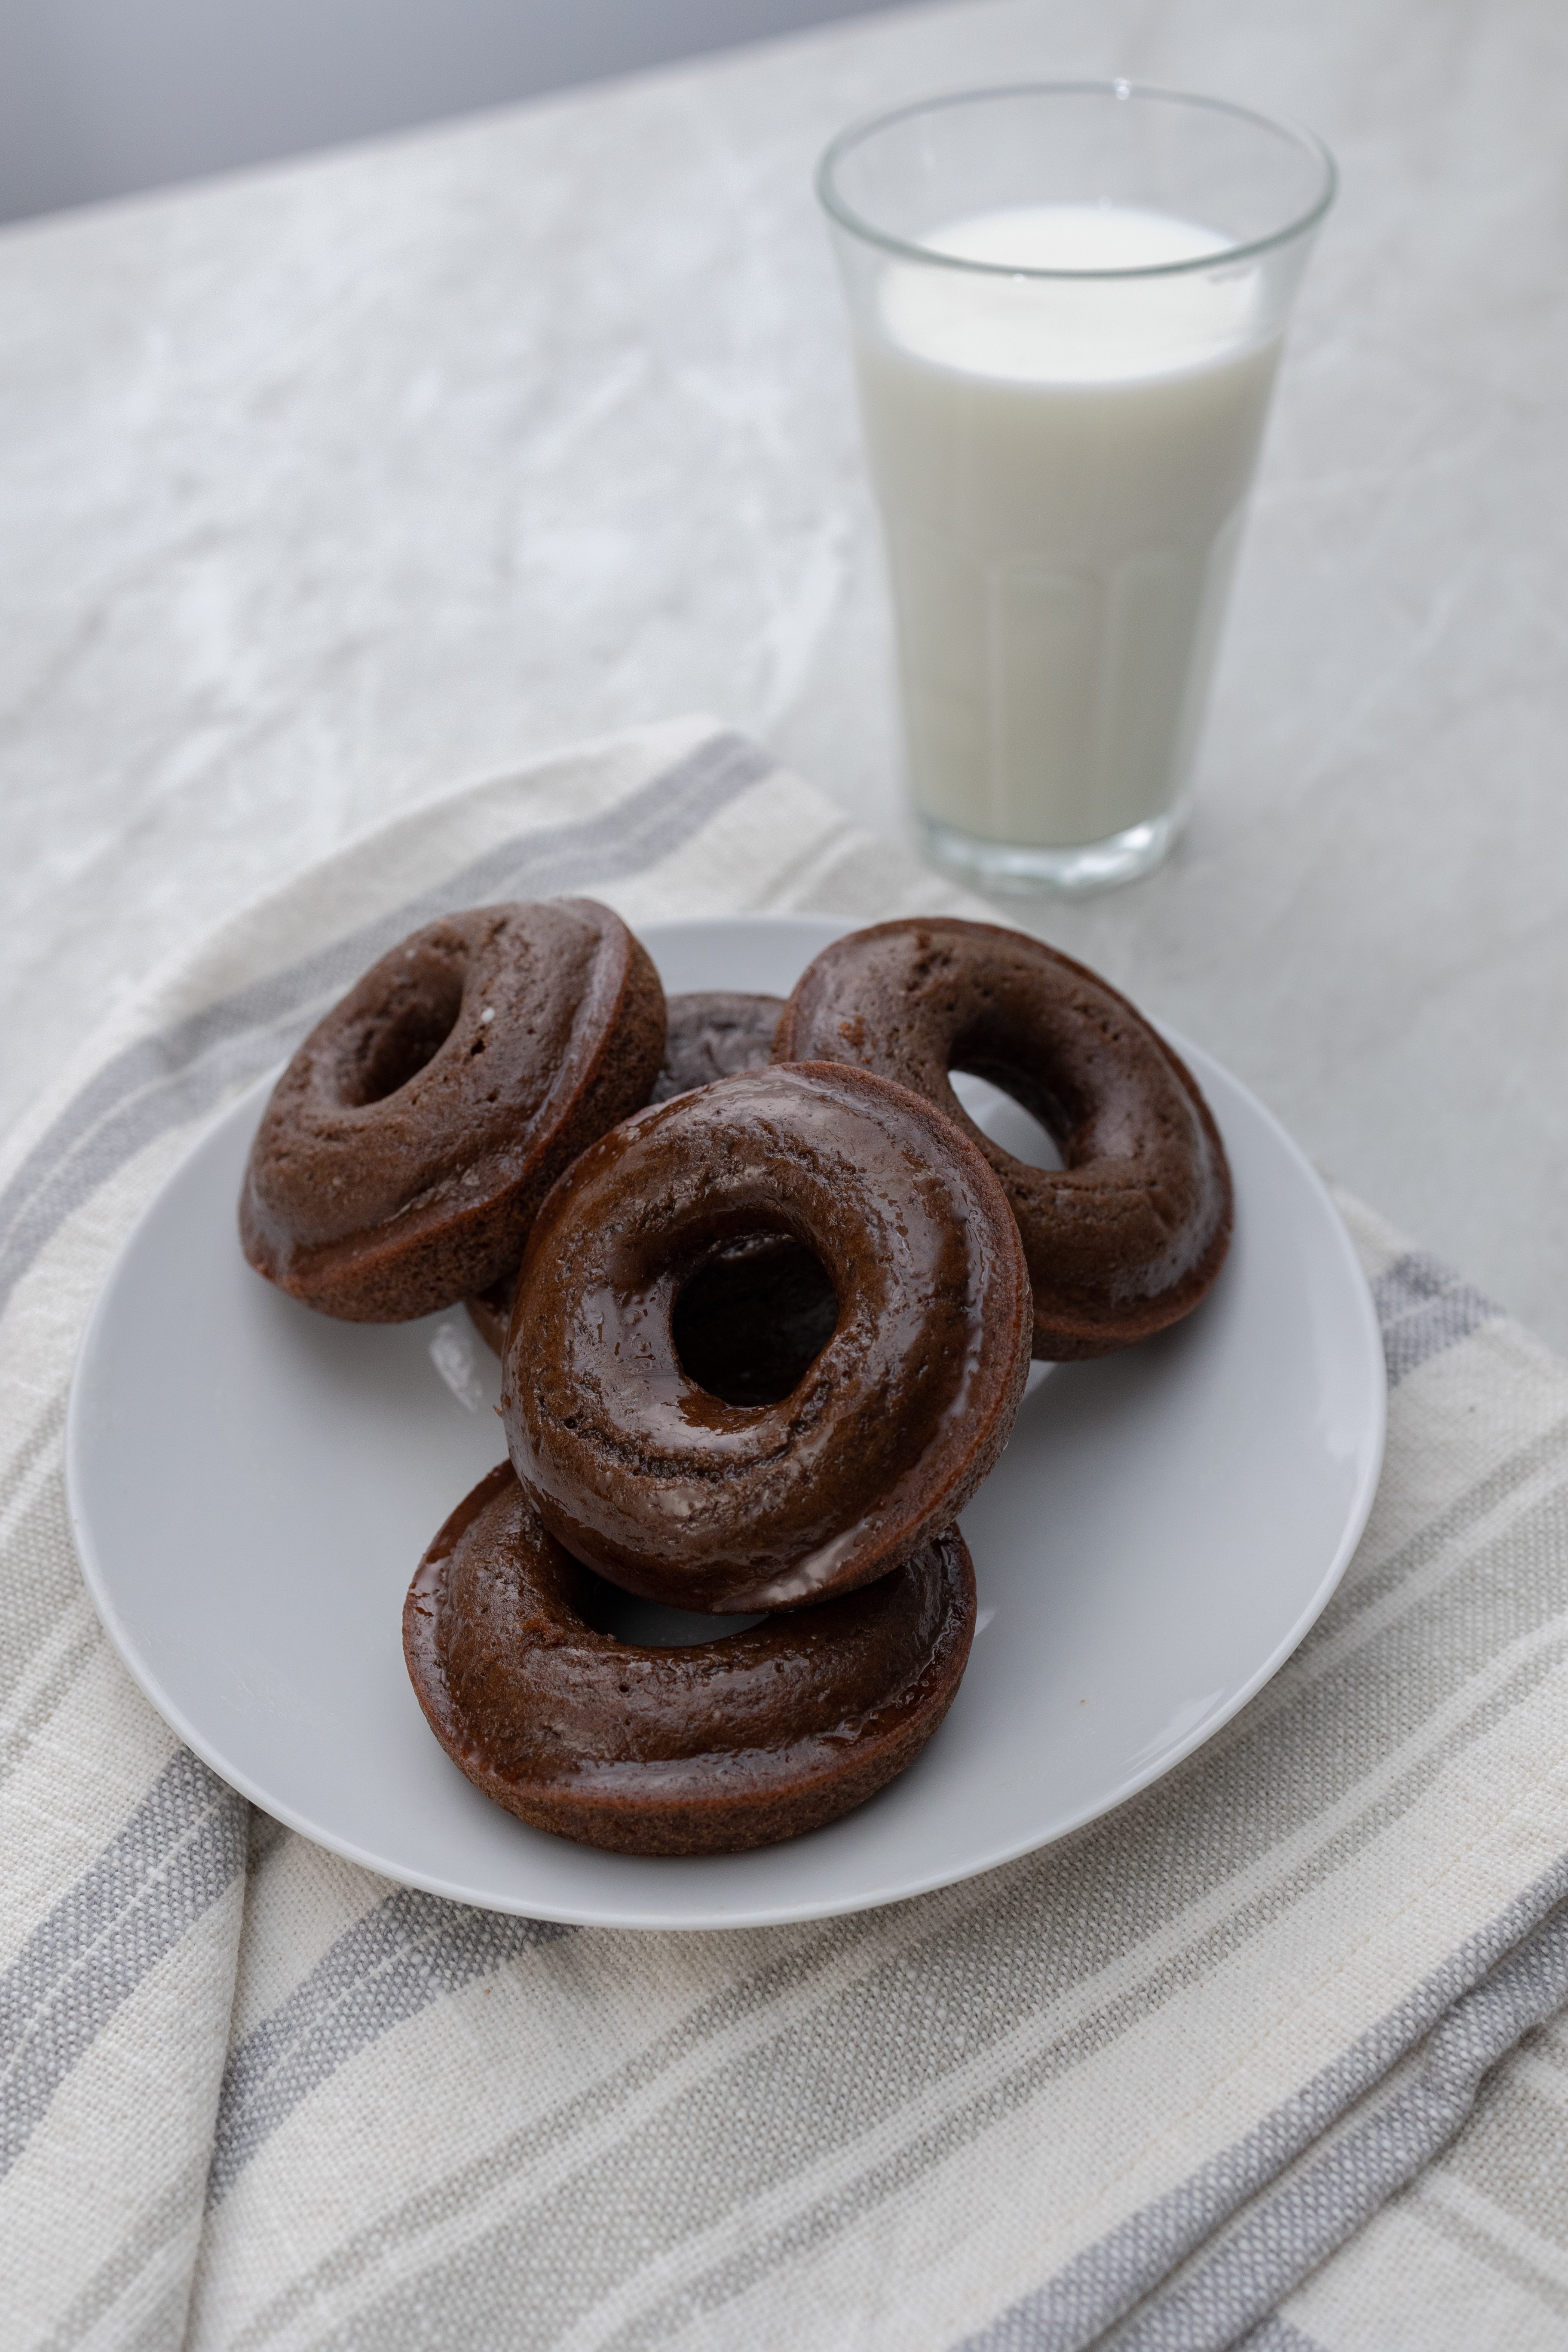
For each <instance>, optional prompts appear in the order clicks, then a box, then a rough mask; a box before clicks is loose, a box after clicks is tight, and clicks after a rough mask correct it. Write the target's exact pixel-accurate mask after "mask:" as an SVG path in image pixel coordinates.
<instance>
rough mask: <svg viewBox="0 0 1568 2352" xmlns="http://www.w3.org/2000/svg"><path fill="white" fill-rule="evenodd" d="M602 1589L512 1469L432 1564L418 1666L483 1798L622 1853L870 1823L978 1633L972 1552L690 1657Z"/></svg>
mask: <svg viewBox="0 0 1568 2352" xmlns="http://www.w3.org/2000/svg"><path fill="white" fill-rule="evenodd" d="M596 1583H597V1580H596V1579H595V1578H594V1577H593V1576H592V1575H590V1573H589V1572H588V1570H586V1569H584V1568H583V1567H582V1566H581V1565H580V1564H579V1563H578V1562H577V1561H576V1560H574V1559H572V1558H571V1556H570V1555H569V1554H568V1553H567V1552H566V1551H565V1550H564V1549H563V1548H562V1546H561V1545H560V1544H559V1543H557V1542H556V1541H555V1539H554V1538H553V1537H552V1536H551V1535H550V1534H549V1533H548V1531H547V1530H546V1528H544V1526H543V1524H542V1521H541V1520H540V1518H539V1517H538V1514H537V1512H536V1511H535V1509H534V1507H533V1504H532V1502H531V1498H530V1496H529V1495H528V1493H527V1491H526V1489H525V1488H524V1487H522V1486H521V1485H520V1484H519V1482H518V1480H517V1477H516V1475H515V1474H514V1473H513V1471H512V1469H511V1466H510V1464H508V1463H503V1464H502V1465H501V1466H500V1469H499V1470H492V1471H491V1473H490V1475H489V1477H488V1478H486V1479H485V1480H484V1481H483V1482H482V1483H481V1484H480V1485H479V1486H477V1487H476V1488H475V1489H474V1491H473V1493H472V1494H471V1495H470V1496H468V1499H467V1501H466V1502H464V1503H463V1504H462V1505H461V1506H460V1507H458V1510H456V1511H455V1512H454V1513H453V1515H452V1517H450V1518H449V1519H448V1520H447V1524H446V1526H445V1527H444V1528H442V1529H441V1532H440V1533H439V1535H438V1536H437V1538H436V1540H435V1542H434V1543H433V1544H432V1545H431V1547H430V1549H429V1550H428V1551H427V1552H426V1555H425V1558H424V1559H423V1560H422V1561H421V1562H420V1564H419V1569H418V1572H417V1573H416V1576H415V1579H414V1582H413V1584H412V1585H411V1587H410V1588H409V1592H408V1598H407V1601H406V1602H405V1607H404V1613H403V1645H404V1654H405V1658H406V1660H407V1663H408V1671H409V1675H410V1676H411V1677H412V1679H413V1683H414V1688H415V1690H416V1694H417V1695H418V1699H419V1704H420V1706H422V1707H423V1708H424V1710H425V1713H426V1717H427V1718H428V1720H429V1724H430V1727H431V1729H432V1730H433V1731H434V1732H435V1734H436V1737H437V1739H438V1740H439V1741H440V1742H441V1745H442V1747H443V1748H445V1749H446V1750H447V1754H448V1756H450V1757H451V1758H452V1759H453V1761H454V1762H455V1763H456V1764H458V1766H459V1767H460V1768H461V1769H462V1770H463V1771H464V1772H466V1773H467V1774H468V1778H469V1780H472V1781H474V1782H475V1784H476V1785H477V1786H478V1787H479V1788H480V1789H482V1790H484V1792H485V1794H486V1795H487V1796H489V1797H493V1798H494V1799H495V1801H497V1803H498V1804H502V1805H505V1806H506V1807H507V1808H508V1809H509V1811H511V1812H514V1813H517V1814H520V1815H521V1818H522V1819H523V1820H524V1821H525V1822H531V1823H532V1824H533V1825H534V1827H535V1828H537V1829H542V1830H549V1831H552V1832H553V1833H554V1834H555V1835H557V1836H559V1837H568V1838H574V1839H576V1840H578V1841H579V1842H580V1843H584V1844H586V1845H596V1846H605V1847H608V1848H609V1849H610V1850H611V1851H612V1852H615V1853H660V1854H679V1853H737V1852H740V1851H741V1850H742V1849H743V1848H745V1847H748V1846H758V1845H771V1844H773V1843H776V1842H777V1841H778V1840H779V1839H781V1838H789V1837H798V1836H799V1835H800V1834H801V1832H803V1831H805V1830H811V1829H816V1828H819V1827H820V1826H821V1825H822V1824H823V1823H824V1822H830V1821H834V1820H836V1819H837V1817H838V1815H839V1814H840V1813H846V1812H847V1811H849V1810H850V1809H851V1807H853V1806H855V1805H858V1804H861V1803H863V1802H864V1801H865V1800H866V1799H867V1798H868V1797H869V1796H870V1795H872V1794H873V1792H874V1791H875V1790H878V1789H879V1788H881V1787H882V1786H883V1785H884V1783H885V1782H887V1781H889V1780H891V1779H892V1778H893V1777H894V1775H895V1774H896V1773H898V1772H901V1771H902V1770H903V1769H904V1767H905V1766H906V1765H907V1764H909V1763H910V1762H912V1760H913V1759H914V1758H915V1757H916V1756H917V1755H918V1754H919V1752H920V1750H921V1748H923V1747H924V1745H925V1743H926V1741H927V1740H928V1739H929V1738H931V1733H932V1732H933V1731H934V1730H935V1729H936V1727H937V1725H938V1724H939V1723H940V1722H941V1721H942V1717H943V1715H945V1713H946V1712H947V1709H948V1706H950V1705H951V1703H952V1697H953V1695H954V1693H955V1692H956V1690H957V1688H958V1685H959V1680H960V1677H961V1676H962V1675H963V1668H964V1664H965V1662H966V1660H967V1658H968V1655H969V1645H970V1642H971V1640H972V1639H973V1632H974V1577H973V1569H972V1568H971V1566H970V1561H969V1555H968V1553H967V1551H966V1550H965V1549H964V1547H963V1541H962V1539H961V1538H960V1537H959V1536H958V1535H957V1533H956V1532H955V1531H953V1532H950V1533H948V1534H946V1535H942V1536H939V1537H936V1538H932V1539H931V1541H929V1542H928V1543H926V1544H925V1545H924V1546H923V1547H922V1548H921V1549H920V1550H919V1551H918V1552H916V1553H915V1555H914V1556H913V1557H912V1558H911V1559H909V1560H908V1561H907V1562H906V1563H905V1565H904V1566H903V1567H902V1568H900V1569H899V1570H896V1571H895V1572H894V1573H892V1574H891V1575H889V1576H887V1577H884V1578H882V1579H881V1580H879V1582H877V1583H875V1584H870V1585H867V1586H864V1587H863V1588H862V1589H861V1590H860V1591H857V1592H853V1593H849V1594H847V1595H846V1596H845V1597H844V1598H843V1599H841V1600H837V1601H823V1602H821V1603H820V1604H819V1605H818V1606H817V1607H816V1608H814V1609H809V1610H801V1611H795V1612H791V1613H790V1614H789V1615H788V1616H785V1617H779V1618H774V1619H773V1620H772V1621H771V1622H768V1623H766V1624H763V1625H757V1626H753V1627H752V1628H751V1629H750V1630H749V1631H747V1632H745V1633H730V1634H726V1635H724V1636H723V1637H722V1638H721V1639H720V1640H718V1641H713V1642H702V1643H696V1644H694V1645H693V1646H692V1647H690V1648H689V1649H645V1648H641V1647H636V1646H633V1645H632V1644H630V1643H621V1642H617V1641H616V1640H615V1638H614V1637H613V1636H612V1635H611V1634H608V1633H603V1632H601V1631H599V1630H598V1629H597V1628H596V1626H595V1622H594V1619H595V1613H596V1612H595V1586H596ZM597 1589H598V1591H599V1592H600V1593H602V1592H603V1587H602V1586H601V1587H598V1588H597Z"/></svg>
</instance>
